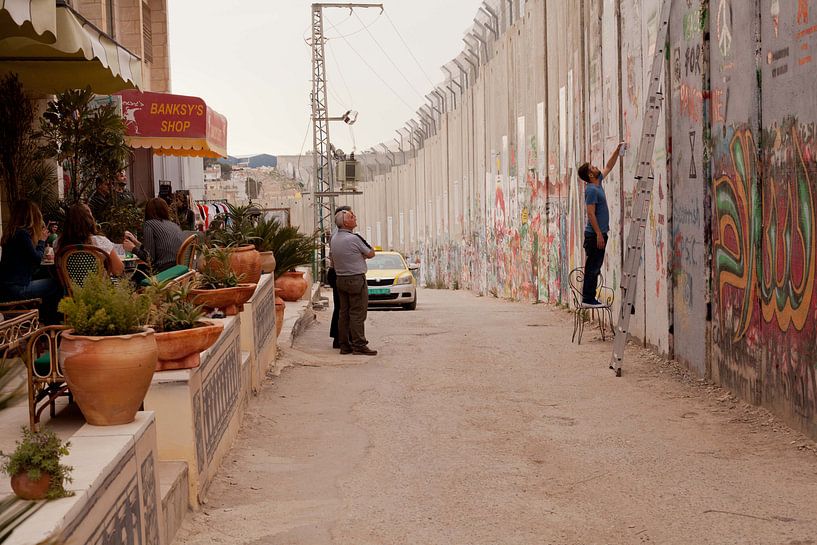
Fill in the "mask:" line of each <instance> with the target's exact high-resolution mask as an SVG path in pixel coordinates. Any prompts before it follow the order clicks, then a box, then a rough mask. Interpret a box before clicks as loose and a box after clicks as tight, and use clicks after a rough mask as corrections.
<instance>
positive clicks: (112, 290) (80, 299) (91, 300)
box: [59, 273, 150, 336]
mask: <svg viewBox="0 0 817 545" xmlns="http://www.w3.org/2000/svg"><path fill="white" fill-rule="evenodd" d="M72 291H73V296H71V297H66V298H64V299H63V300H62V301H60V306H59V310H60V312H62V313H63V314H64V315H65V325H67V326H68V327H71V328H73V329H74V333H75V334H76V335H87V336H111V335H127V334H130V333H136V332H137V331H139V330H140V329H142V328H143V327H144V325H145V323H146V321H147V315H148V310H150V299H149V298H148V297H147V296H146V295H143V294H140V295H136V294H134V292H133V288H132V287H131V285H130V282H128V281H126V280H121V281H119V282H118V283H114V282H113V281H111V279H109V278H108V277H106V276H103V275H102V274H101V273H95V274H89V275H88V276H87V277H86V278H85V284H84V285H82V286H78V285H76V284H73V285H72Z"/></svg>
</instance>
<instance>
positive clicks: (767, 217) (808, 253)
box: [760, 118, 817, 331]
mask: <svg viewBox="0 0 817 545" xmlns="http://www.w3.org/2000/svg"><path fill="white" fill-rule="evenodd" d="M769 133H770V134H769V135H768V136H767V138H768V140H765V139H764V140H765V141H767V142H770V143H771V149H769V150H768V151H767V163H768V165H769V171H768V172H767V176H766V178H767V179H766V182H765V183H764V184H763V239H762V248H763V249H762V259H761V264H762V273H763V274H762V277H761V282H760V295H761V308H762V310H763V319H764V320H765V321H766V322H771V321H772V319H776V320H777V325H778V327H780V330H781V331H787V330H788V328H789V326H791V325H793V326H794V328H795V329H796V330H798V331H800V330H802V329H803V326H804V325H805V323H806V320H807V319H808V317H809V308H810V304H811V297H812V294H813V292H814V275H815V268H817V267H815V265H816V264H817V233H815V223H814V200H813V195H812V188H811V184H812V182H811V180H810V176H809V172H808V169H807V167H806V161H805V160H804V158H803V146H802V143H801V140H800V135H799V133H798V130H797V126H796V122H795V121H794V120H793V119H791V118H789V119H787V120H786V121H785V122H784V124H783V125H782V126H781V127H777V128H774V129H772V130H771V131H769Z"/></svg>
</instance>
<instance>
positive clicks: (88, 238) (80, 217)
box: [57, 203, 125, 276]
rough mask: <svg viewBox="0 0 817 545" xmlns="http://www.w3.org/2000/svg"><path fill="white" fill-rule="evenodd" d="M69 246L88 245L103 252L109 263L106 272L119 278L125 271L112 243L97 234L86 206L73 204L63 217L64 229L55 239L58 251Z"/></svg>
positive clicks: (92, 216)
mask: <svg viewBox="0 0 817 545" xmlns="http://www.w3.org/2000/svg"><path fill="white" fill-rule="evenodd" d="M71 244H89V245H91V246H96V247H97V248H99V249H100V250H102V251H103V252H105V253H106V254H107V255H108V257H109V259H110V261H109V262H108V272H109V273H110V274H112V275H114V276H119V275H121V274H122V272H123V271H124V270H125V265H124V264H123V263H122V260H121V259H119V255H118V254H117V253H116V247H115V246H114V243H113V242H111V241H110V240H108V238H107V237H106V236H104V235H101V234H98V233H97V228H96V220H95V219H94V215H93V214H92V213H91V209H90V208H89V207H88V205H87V204H82V203H80V204H75V205H73V206H72V207H71V208H69V209H68V214H66V216H65V228H64V229H63V231H62V234H61V235H60V238H58V239H57V245H58V247H59V249H58V250H57V253H59V250H60V249H62V248H65V247H66V246H70V245H71Z"/></svg>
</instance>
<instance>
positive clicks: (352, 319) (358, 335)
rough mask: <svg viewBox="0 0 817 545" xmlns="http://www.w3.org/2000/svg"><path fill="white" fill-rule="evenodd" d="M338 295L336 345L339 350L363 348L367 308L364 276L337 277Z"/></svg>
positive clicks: (367, 294) (367, 297)
mask: <svg viewBox="0 0 817 545" xmlns="http://www.w3.org/2000/svg"><path fill="white" fill-rule="evenodd" d="M336 289H337V290H338V295H340V316H338V343H339V344H340V348H341V350H344V349H345V350H349V349H351V350H356V349H360V348H364V347H365V346H366V345H367V344H369V341H367V340H366V332H365V323H366V311H367V309H368V308H369V288H368V286H367V285H366V275H365V274H355V275H352V276H338V279H337V288H336Z"/></svg>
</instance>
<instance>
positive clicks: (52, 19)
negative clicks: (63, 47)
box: [0, 0, 57, 44]
mask: <svg viewBox="0 0 817 545" xmlns="http://www.w3.org/2000/svg"><path fill="white" fill-rule="evenodd" d="M0 36H3V37H11V36H17V37H23V38H29V39H31V40H36V41H38V42H43V43H49V44H53V43H54V42H55V41H56V40H57V5H56V2H55V1H54V0H0Z"/></svg>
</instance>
